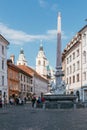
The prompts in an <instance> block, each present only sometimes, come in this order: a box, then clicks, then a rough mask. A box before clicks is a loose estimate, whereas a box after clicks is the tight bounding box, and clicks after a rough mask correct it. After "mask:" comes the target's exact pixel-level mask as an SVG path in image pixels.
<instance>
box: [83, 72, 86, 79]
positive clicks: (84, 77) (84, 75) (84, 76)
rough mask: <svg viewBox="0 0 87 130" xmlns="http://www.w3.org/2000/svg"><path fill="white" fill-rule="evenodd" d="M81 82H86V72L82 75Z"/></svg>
mask: <svg viewBox="0 0 87 130" xmlns="http://www.w3.org/2000/svg"><path fill="white" fill-rule="evenodd" d="M83 80H86V72H84V73H83Z"/></svg>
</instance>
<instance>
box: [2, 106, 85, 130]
mask: <svg viewBox="0 0 87 130" xmlns="http://www.w3.org/2000/svg"><path fill="white" fill-rule="evenodd" d="M0 130H87V108H84V109H75V110H74V109H66V110H63V109H45V110H43V109H37V108H32V107H31V105H29V104H26V105H24V106H8V107H5V108H0Z"/></svg>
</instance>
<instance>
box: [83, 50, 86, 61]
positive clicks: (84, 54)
mask: <svg viewBox="0 0 87 130" xmlns="http://www.w3.org/2000/svg"><path fill="white" fill-rule="evenodd" d="M83 63H86V51H83Z"/></svg>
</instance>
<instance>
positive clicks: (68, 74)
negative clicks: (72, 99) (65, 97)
mask: <svg viewBox="0 0 87 130" xmlns="http://www.w3.org/2000/svg"><path fill="white" fill-rule="evenodd" d="M62 63H63V70H64V73H65V76H64V79H65V82H66V84H67V88H66V90H67V93H74V94H76V95H77V96H78V99H79V100H81V101H83V102H84V101H87V25H86V26H84V27H83V28H82V29H81V30H80V31H79V32H78V33H77V34H76V35H75V36H74V38H73V39H72V40H71V41H70V42H69V43H68V44H67V46H66V48H65V49H64V51H63V54H62Z"/></svg>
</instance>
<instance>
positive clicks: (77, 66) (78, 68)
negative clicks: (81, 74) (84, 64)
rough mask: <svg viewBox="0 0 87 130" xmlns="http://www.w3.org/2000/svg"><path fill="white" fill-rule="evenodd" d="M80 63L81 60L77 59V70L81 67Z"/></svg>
mask: <svg viewBox="0 0 87 130" xmlns="http://www.w3.org/2000/svg"><path fill="white" fill-rule="evenodd" d="M79 65H80V64H79V61H77V70H79V68H80V67H79Z"/></svg>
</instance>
